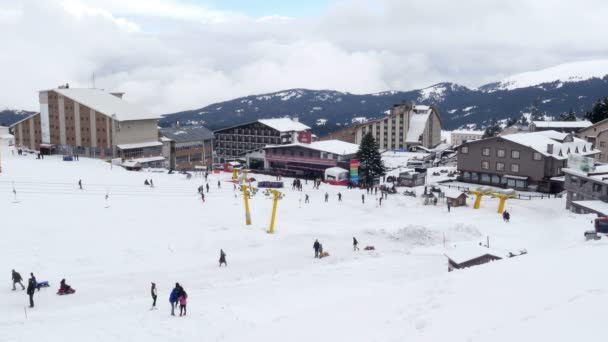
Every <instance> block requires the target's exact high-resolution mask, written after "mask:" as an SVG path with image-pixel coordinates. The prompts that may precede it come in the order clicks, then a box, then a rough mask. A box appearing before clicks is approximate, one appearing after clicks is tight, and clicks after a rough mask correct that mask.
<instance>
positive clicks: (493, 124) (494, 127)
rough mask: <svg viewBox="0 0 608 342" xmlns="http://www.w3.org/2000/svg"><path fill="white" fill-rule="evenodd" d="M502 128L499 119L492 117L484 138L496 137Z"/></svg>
mask: <svg viewBox="0 0 608 342" xmlns="http://www.w3.org/2000/svg"><path fill="white" fill-rule="evenodd" d="M501 130H502V129H501V127H500V124H499V123H498V121H496V119H490V123H488V126H487V127H486V130H485V131H484V132H483V138H484V139H485V138H491V137H495V136H497V135H498V133H500V131H501Z"/></svg>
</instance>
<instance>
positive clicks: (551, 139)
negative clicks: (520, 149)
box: [501, 130, 600, 160]
mask: <svg viewBox="0 0 608 342" xmlns="http://www.w3.org/2000/svg"><path fill="white" fill-rule="evenodd" d="M568 135H569V134H568V133H560V132H556V131H552V130H550V131H541V132H532V133H514V134H509V135H503V136H501V138H502V139H505V140H509V141H512V142H514V143H518V144H520V145H523V146H528V147H530V148H532V149H534V150H535V151H536V152H538V153H540V154H542V155H544V156H551V157H554V158H556V159H562V160H563V159H568V154H580V155H592V154H597V153H599V152H600V151H599V150H594V149H593V148H592V144H591V143H589V142H587V141H585V140H583V139H579V138H575V137H573V141H572V142H566V141H564V139H565V138H566V137H567V136H568ZM549 144H552V145H553V153H549V152H547V145H549ZM577 151H578V152H577Z"/></svg>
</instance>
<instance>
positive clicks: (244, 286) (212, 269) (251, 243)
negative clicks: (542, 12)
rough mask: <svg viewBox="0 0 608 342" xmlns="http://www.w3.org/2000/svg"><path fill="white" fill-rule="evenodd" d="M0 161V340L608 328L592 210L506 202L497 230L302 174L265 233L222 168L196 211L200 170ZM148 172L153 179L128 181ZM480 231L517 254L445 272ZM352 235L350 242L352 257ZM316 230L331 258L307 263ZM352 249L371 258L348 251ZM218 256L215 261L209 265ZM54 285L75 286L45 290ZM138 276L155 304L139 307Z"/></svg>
mask: <svg viewBox="0 0 608 342" xmlns="http://www.w3.org/2000/svg"><path fill="white" fill-rule="evenodd" d="M2 158H3V159H2V170H3V173H1V174H0V220H1V221H0V222H2V224H1V227H2V229H3V234H2V239H0V253H1V256H2V257H1V258H0V271H1V272H4V274H5V278H3V279H5V280H4V283H0V285H1V286H0V303H2V305H1V309H0V341H45V342H50V341H62V342H66V341H79V342H80V341H91V340H98V341H142V342H143V341H145V342H154V341H310V340H315V339H322V340H333V341H406V340H409V341H440V340H448V341H514V340H516V341H534V340H538V341H540V340H551V341H572V340H575V339H584V340H585V341H605V340H606V339H607V338H608V332H606V329H605V328H603V325H602V324H601V317H603V315H602V314H603V313H604V311H605V308H606V307H607V305H608V282H607V281H606V280H608V279H607V278H608V276H606V273H605V272H603V271H602V268H601V266H602V264H601V260H604V259H605V258H607V257H608V245H607V243H606V242H605V241H597V242H584V241H582V240H583V239H582V236H583V234H582V233H583V231H584V230H586V229H589V227H590V223H589V221H590V220H591V219H592V218H593V216H592V215H575V214H572V213H569V212H567V211H565V210H564V205H565V203H564V200H563V199H551V200H546V199H545V200H535V201H515V200H512V201H509V202H508V203H507V208H508V209H509V211H510V212H511V214H512V216H511V223H509V224H507V223H504V222H503V221H502V219H501V218H500V216H499V215H498V214H496V213H495V211H496V208H497V205H498V202H497V201H496V200H494V199H490V198H484V200H483V202H482V208H481V209H480V210H473V209H472V208H471V207H463V208H452V210H451V212H450V213H448V212H447V209H446V207H445V206H444V205H443V204H441V203H440V204H439V205H438V206H437V207H434V206H428V207H427V206H423V205H422V203H421V200H420V199H419V198H411V197H405V196H402V195H390V196H389V198H388V200H386V201H384V202H383V204H382V206H381V207H378V206H377V205H376V202H375V201H374V197H373V196H372V195H366V197H367V198H366V203H365V204H362V203H361V194H362V193H363V192H362V191H360V190H347V189H345V188H343V187H335V186H330V185H327V184H322V185H321V187H320V189H319V190H312V182H309V183H308V184H304V191H303V192H302V193H300V192H297V191H292V190H291V187H288V188H287V189H285V193H286V196H285V198H284V199H283V200H281V201H280V202H279V210H278V214H277V225H276V234H274V235H270V234H267V233H266V232H265V230H266V229H268V224H269V221H270V212H271V206H272V201H271V200H269V199H267V198H265V196H264V195H263V194H261V193H258V194H257V195H256V196H254V197H253V198H252V200H251V201H250V205H251V209H252V212H251V215H252V221H253V224H252V225H251V226H245V224H244V212H243V203H242V196H239V195H238V194H237V196H236V197H235V194H236V193H235V192H234V191H233V187H232V184H231V183H228V182H226V180H228V179H229V178H230V175H229V174H225V173H222V174H220V175H210V176H209V185H210V187H211V189H210V192H209V193H208V194H207V196H206V200H207V201H206V202H205V203H202V202H201V200H200V196H199V195H198V194H197V193H196V189H197V187H198V186H199V185H201V184H202V183H203V180H202V178H200V177H193V178H192V179H190V180H187V179H186V178H185V177H184V176H183V175H179V174H173V175H168V174H166V173H163V174H159V173H152V172H129V171H125V170H123V169H121V168H118V167H110V165H109V164H107V163H104V162H101V161H98V160H91V159H85V158H82V159H81V160H80V161H78V162H63V161H61V159H60V158H59V157H46V158H45V159H44V160H36V159H35V157H33V156H23V157H19V156H16V155H15V156H13V155H11V153H10V152H8V151H6V150H4V151H3V153H2ZM256 177H257V178H258V179H267V180H273V179H272V178H271V177H266V176H256ZM150 178H152V179H153V181H154V184H155V188H149V187H146V186H144V185H143V183H144V180H145V179H150ZM79 179H82V183H83V187H84V189H83V190H79V189H78V185H77V183H78V180H79ZM217 180H220V182H221V185H222V187H221V189H218V188H217ZM285 181H286V182H287V183H289V182H290V180H288V179H285ZM13 182H14V183H13ZM13 184H14V187H15V189H16V191H17V201H18V202H19V203H13V202H15V196H14V195H13V192H12V189H13ZM325 192H328V193H329V194H330V198H329V202H328V203H324V202H323V195H324V194H325ZM338 192H341V193H342V194H343V202H341V203H338V202H337V196H336V194H337V193H338ZM420 192H421V191H420V189H419V193H420ZM303 193H307V194H309V195H310V201H311V203H310V204H304V203H303V202H304V201H303V196H302V194H303ZM106 194H108V201H107V202H106V200H105V195H106ZM488 235H489V236H490V242H491V245H492V247H493V248H494V249H497V250H500V251H503V252H508V251H514V250H519V249H522V248H525V249H527V250H528V254H527V255H525V256H520V257H516V258H512V259H506V260H501V261H496V262H493V263H490V264H486V265H482V266H479V267H476V268H471V269H467V270H461V271H456V272H451V273H448V272H447V261H446V258H445V256H444V255H443V253H444V252H445V251H446V248H448V249H449V248H452V247H453V246H455V245H461V244H477V243H478V242H480V241H485V239H486V236H488ZM353 236H356V237H357V239H358V240H359V242H360V244H361V251H358V252H353V251H352V245H351V241H352V237H353ZM317 238H318V239H319V241H320V242H321V243H322V244H323V246H324V250H326V251H328V252H329V253H330V255H331V256H330V257H328V258H325V259H320V260H319V259H314V258H313V250H312V244H313V242H314V240H315V239H317ZM444 241H446V243H445V247H444ZM366 245H373V246H375V247H376V251H374V252H367V251H363V247H364V246H366ZM220 248H222V249H223V250H224V251H225V252H226V253H227V260H228V267H227V268H223V267H222V268H218V263H217V260H218V258H219V250H220ZM12 268H15V269H16V270H17V271H19V272H20V273H21V274H22V276H23V277H24V278H25V279H27V276H28V275H29V272H34V273H35V275H36V276H37V278H38V280H39V281H40V280H48V281H50V282H51V288H47V289H42V290H41V291H40V292H37V293H36V295H35V297H34V300H35V302H36V306H35V308H33V309H29V308H28V309H26V308H25V307H26V305H27V296H26V294H25V292H24V291H20V290H17V291H15V292H13V291H11V282H10V278H9V274H10V270H11V269H12ZM61 278H66V279H67V282H68V283H69V284H70V285H72V286H73V287H74V288H75V289H76V290H77V292H76V293H75V294H74V295H70V296H61V297H60V296H57V295H55V291H56V289H57V285H58V283H59V280H60V279H61ZM151 281H153V282H155V283H157V286H158V293H159V298H158V304H157V305H158V310H150V306H151V299H150V296H149V287H150V282H151ZM175 282H180V284H182V285H183V286H184V288H185V289H186V291H187V292H188V294H189V303H188V315H187V316H186V317H182V318H180V317H171V316H170V315H169V313H170V306H169V303H168V297H169V292H170V290H171V288H172V286H173V284H174V283H175ZM2 284H4V285H2ZM26 314H27V317H26Z"/></svg>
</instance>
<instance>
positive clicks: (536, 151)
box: [458, 131, 599, 193]
mask: <svg viewBox="0 0 608 342" xmlns="http://www.w3.org/2000/svg"><path fill="white" fill-rule="evenodd" d="M458 151H459V154H458V171H460V177H459V180H461V181H464V182H469V183H478V184H487V185H494V186H501V187H507V188H513V189H521V190H529V189H530V190H537V191H541V192H549V193H555V192H559V191H561V188H562V186H563V184H562V180H561V179H559V176H562V175H563V172H562V168H565V167H567V161H568V156H569V155H571V154H576V155H580V156H593V155H596V154H597V153H599V151H598V150H594V149H593V147H592V145H591V143H589V142H586V141H584V140H582V139H578V138H575V137H573V136H572V134H568V133H560V132H555V131H542V132H534V133H515V134H509V135H505V136H498V137H493V138H488V139H482V140H476V141H469V142H466V143H464V144H462V145H461V146H460V148H459V149H458Z"/></svg>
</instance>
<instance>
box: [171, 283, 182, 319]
mask: <svg viewBox="0 0 608 342" xmlns="http://www.w3.org/2000/svg"><path fill="white" fill-rule="evenodd" d="M179 292H180V286H179V283H175V287H174V288H173V290H171V294H170V295H169V303H171V316H175V306H176V305H177V297H178V294H179Z"/></svg>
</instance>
